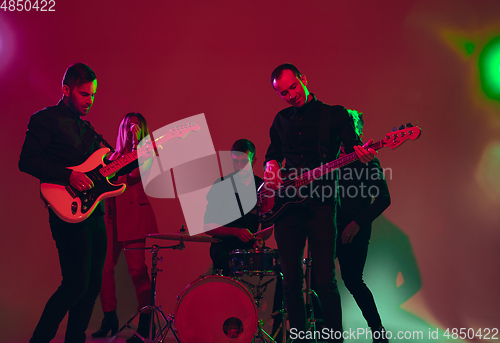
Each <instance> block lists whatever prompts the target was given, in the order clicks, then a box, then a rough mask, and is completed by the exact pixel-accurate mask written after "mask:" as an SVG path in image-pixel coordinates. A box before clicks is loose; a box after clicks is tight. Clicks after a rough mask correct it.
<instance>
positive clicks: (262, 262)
mask: <svg viewBox="0 0 500 343" xmlns="http://www.w3.org/2000/svg"><path fill="white" fill-rule="evenodd" d="M229 255H230V256H231V258H232V260H231V270H232V272H233V274H234V275H275V274H276V266H277V265H278V264H279V259H278V251H277V250H273V249H269V248H265V249H260V250H256V249H236V250H233V251H231V253H230V254H229Z"/></svg>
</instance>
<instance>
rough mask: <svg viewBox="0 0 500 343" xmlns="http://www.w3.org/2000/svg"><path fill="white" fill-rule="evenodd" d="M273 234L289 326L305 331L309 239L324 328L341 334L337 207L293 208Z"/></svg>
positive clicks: (311, 206) (298, 206)
mask: <svg viewBox="0 0 500 343" xmlns="http://www.w3.org/2000/svg"><path fill="white" fill-rule="evenodd" d="M274 235H275V238H276V243H277V245H278V251H279V257H280V263H281V268H282V271H283V292H284V296H285V303H286V307H287V311H288V319H289V322H290V327H291V328H294V329H296V330H298V331H305V330H306V310H305V305H304V295H303V293H302V287H303V280H304V275H303V274H304V273H303V267H302V260H303V255H304V248H305V242H306V239H308V242H309V243H308V244H309V249H310V251H311V257H312V260H313V263H312V268H313V271H312V276H313V284H314V285H315V287H316V288H315V290H316V293H317V294H318V297H319V300H320V302H321V307H322V310H323V311H322V312H323V318H324V324H325V327H327V328H328V329H331V330H334V331H340V332H342V310H341V303H340V295H339V292H338V289H337V283H336V280H335V240H336V227H335V206H333V205H325V204H322V203H319V202H314V201H309V202H307V203H306V204H304V205H297V206H291V207H290V208H288V209H287V210H286V212H285V213H283V215H282V217H281V218H279V220H278V221H277V222H276V223H275V225H274ZM296 342H298V340H297V341H296Z"/></svg>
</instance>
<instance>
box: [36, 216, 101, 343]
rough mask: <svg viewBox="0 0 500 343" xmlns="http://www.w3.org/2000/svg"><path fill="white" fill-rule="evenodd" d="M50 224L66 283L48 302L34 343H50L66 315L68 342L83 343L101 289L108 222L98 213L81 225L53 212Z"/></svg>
mask: <svg viewBox="0 0 500 343" xmlns="http://www.w3.org/2000/svg"><path fill="white" fill-rule="evenodd" d="M49 223H50V229H51V231H52V237H53V238H54V240H55V242H56V247H57V251H58V254H59V263H60V265H61V274H62V281H61V285H60V286H59V288H58V289H57V290H56V291H55V293H54V294H53V295H52V296H51V297H50V299H49V300H48V301H47V304H46V305H45V308H44V310H43V313H42V315H41V317H40V320H39V322H38V325H37V326H36V328H35V331H34V332H33V337H32V338H31V340H30V343H39V342H40V343H47V342H50V341H51V340H52V339H53V338H54V337H55V335H56V333H57V329H58V328H59V324H60V323H61V321H62V320H63V319H64V317H65V316H66V313H68V326H67V328H66V336H65V340H64V341H65V343H83V342H85V339H86V335H85V331H86V330H87V327H88V324H89V321H90V317H91V315H92V310H93V308H94V304H95V300H96V298H97V296H98V295H99V291H100V289H101V281H102V269H103V266H104V260H105V258H106V242H107V237H106V227H105V225H104V219H103V216H102V214H99V213H97V214H96V213H94V214H92V215H91V216H90V217H89V218H87V219H86V220H85V221H83V222H81V223H77V224H70V223H67V222H65V221H63V220H61V219H60V218H58V217H57V216H56V215H55V214H54V213H53V212H52V210H50V209H49Z"/></svg>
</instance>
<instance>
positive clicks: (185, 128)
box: [167, 123, 200, 138]
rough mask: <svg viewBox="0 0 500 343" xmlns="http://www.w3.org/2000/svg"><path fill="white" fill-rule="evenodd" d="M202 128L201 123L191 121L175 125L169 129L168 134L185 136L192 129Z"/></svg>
mask: <svg viewBox="0 0 500 343" xmlns="http://www.w3.org/2000/svg"><path fill="white" fill-rule="evenodd" d="M199 129H200V125H198V124H195V123H189V124H186V125H182V126H174V127H173V128H171V129H170V130H168V133H167V134H168V135H171V136H174V137H180V138H184V137H186V135H187V134H188V133H189V132H191V131H198V130H199Z"/></svg>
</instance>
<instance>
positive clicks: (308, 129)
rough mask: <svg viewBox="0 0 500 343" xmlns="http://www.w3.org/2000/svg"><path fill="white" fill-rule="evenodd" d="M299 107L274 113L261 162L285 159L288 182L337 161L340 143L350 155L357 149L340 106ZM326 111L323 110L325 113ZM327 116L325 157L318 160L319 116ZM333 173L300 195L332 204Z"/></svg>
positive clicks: (317, 103)
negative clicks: (267, 143)
mask: <svg viewBox="0 0 500 343" xmlns="http://www.w3.org/2000/svg"><path fill="white" fill-rule="evenodd" d="M311 96H312V97H313V98H312V100H311V101H309V102H308V103H307V104H305V105H304V106H302V107H295V106H291V107H288V108H285V109H284V110H281V111H280V112H278V114H277V115H276V117H275V118H274V121H273V124H272V126H271V129H270V131H269V134H270V138H271V144H270V145H269V148H268V150H267V153H266V158H265V161H266V162H267V161H270V160H276V161H278V162H279V163H282V161H283V159H286V163H285V164H286V165H285V167H286V170H288V172H290V174H289V175H288V176H289V177H290V178H294V177H296V176H297V175H300V174H302V173H303V172H304V170H303V169H302V168H306V170H308V169H312V168H316V167H318V166H320V165H321V163H322V162H325V163H326V162H330V161H333V160H334V159H336V158H338V155H339V150H340V144H341V143H344V148H345V151H346V153H351V152H353V151H354V146H355V145H361V144H362V143H361V140H360V139H359V137H358V135H357V134H356V131H355V130H354V122H353V119H352V117H351V116H350V115H349V112H348V111H347V110H346V108H345V107H343V106H338V105H336V106H330V105H327V104H325V103H323V102H321V101H318V100H317V99H316V97H315V96H314V95H313V94H311ZM325 108H326V109H325ZM324 111H326V113H329V114H330V127H329V137H328V138H329V140H328V146H327V148H328V156H327V158H326V160H323V159H322V156H321V154H320V131H321V130H320V128H321V125H324V124H323V123H324V122H322V121H321V116H322V113H323V112H324ZM282 179H283V181H284V182H285V181H287V177H286V172H285V173H282ZM336 180H337V172H336V171H335V172H333V173H327V174H326V175H324V176H323V177H321V179H320V180H317V181H315V182H313V183H311V184H309V185H306V186H301V188H302V190H300V193H301V194H306V195H308V196H309V198H312V199H314V200H315V201H321V202H325V203H334V201H335V199H336V197H335V194H336V193H335V187H336V185H337V184H336Z"/></svg>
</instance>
